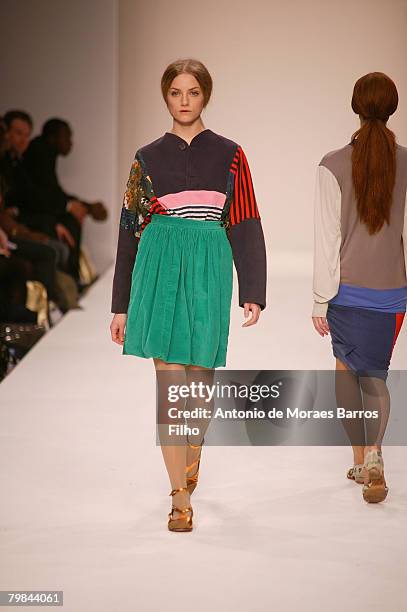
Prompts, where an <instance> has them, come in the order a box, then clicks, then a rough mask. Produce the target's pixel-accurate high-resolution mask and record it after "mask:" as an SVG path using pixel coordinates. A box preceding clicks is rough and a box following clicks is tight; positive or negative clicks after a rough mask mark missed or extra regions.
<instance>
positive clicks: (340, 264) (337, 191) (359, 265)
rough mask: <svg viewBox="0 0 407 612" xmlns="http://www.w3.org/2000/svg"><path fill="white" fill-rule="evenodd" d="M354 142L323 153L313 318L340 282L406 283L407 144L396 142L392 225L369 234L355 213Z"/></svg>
mask: <svg viewBox="0 0 407 612" xmlns="http://www.w3.org/2000/svg"><path fill="white" fill-rule="evenodd" d="M351 155H352V145H351V144H348V145H346V146H345V147H343V148H341V149H337V150H335V151H332V152H330V153H328V154H327V155H325V156H324V157H323V158H322V160H321V162H320V163H319V166H318V168H317V176H316V185H315V200H314V270H313V296H314V304H313V310H312V316H313V317H324V316H326V312H327V309H328V302H329V300H330V299H332V298H333V297H335V295H336V294H337V293H338V290H339V285H340V283H346V284H347V285H353V286H358V287H370V288H373V289H392V288H398V287H403V286H405V285H406V284H407V279H406V268H407V205H406V204H407V202H406V199H407V148H406V147H402V146H401V145H398V144H397V145H396V160H397V170H396V182H395V187H394V191H393V204H392V209H391V218H390V224H389V225H387V224H385V225H384V226H383V227H382V229H381V230H380V231H379V232H378V233H377V234H374V235H373V236H372V235H370V234H369V233H368V231H367V227H366V225H365V224H363V223H361V222H360V221H359V219H358V217H357V209H356V199H355V195H354V189H353V183H352V162H351Z"/></svg>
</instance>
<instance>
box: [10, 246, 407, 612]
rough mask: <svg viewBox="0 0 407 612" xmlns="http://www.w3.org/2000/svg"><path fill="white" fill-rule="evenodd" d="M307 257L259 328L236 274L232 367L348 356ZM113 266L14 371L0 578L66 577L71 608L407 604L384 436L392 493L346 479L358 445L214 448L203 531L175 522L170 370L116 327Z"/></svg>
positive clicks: (406, 540) (201, 490) (398, 509)
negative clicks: (159, 413) (324, 314)
mask: <svg viewBox="0 0 407 612" xmlns="http://www.w3.org/2000/svg"><path fill="white" fill-rule="evenodd" d="M283 262H284V263H285V264H286V268H285V270H286V271H287V270H290V269H291V270H294V269H297V270H298V266H296V262H295V261H291V265H289V264H290V262H289V261H288V259H287V260H286V259H285V258H284V254H282V255H281V261H280V262H279V261H278V259H274V268H273V269H275V270H278V269H281V264H282V263H283ZM304 269H305V272H304V273H303V274H301V273H300V272H298V271H297V272H296V273H295V274H294V273H292V274H291V276H290V275H288V274H287V273H285V277H283V276H281V277H278V276H277V275H276V276H274V275H273V274H271V279H270V285H269V296H270V297H269V299H270V302H269V306H268V308H267V309H266V310H265V311H264V313H263V314H262V317H261V321H260V322H259V324H258V325H257V326H256V327H253V328H249V329H242V328H241V327H240V325H241V323H242V322H243V317H242V311H241V309H239V307H238V306H236V279H235V295H234V306H233V310H232V320H231V328H230V343H229V353H228V359H229V363H228V367H229V368H235V369H257V368H258V369H296V368H298V369H301V368H302V369H314V368H315V369H328V368H332V367H333V358H332V355H331V348H330V340H329V339H328V338H324V339H321V338H319V336H317V334H316V333H315V332H314V331H313V328H312V325H311V319H310V309H311V294H310V291H311V290H310V277H309V274H307V271H308V270H309V266H308V264H304ZM112 272H113V270H112V269H110V270H109V272H108V273H106V274H105V275H104V276H103V277H102V278H101V279H100V280H99V281H98V283H97V284H96V285H95V286H94V287H92V289H91V290H90V292H89V293H88V294H87V296H86V297H85V298H84V299H83V300H82V305H83V306H84V310H83V311H72V312H70V313H69V314H68V315H66V316H65V317H64V318H63V319H62V320H61V321H60V323H59V324H58V325H57V326H56V327H55V328H54V329H53V330H51V332H49V333H48V334H47V335H46V336H45V337H44V338H43V339H42V340H41V341H40V342H39V343H38V344H37V345H36V346H35V347H34V349H33V350H32V351H31V352H30V353H29V354H28V355H27V356H26V358H24V360H23V361H22V362H21V363H20V364H19V365H18V367H17V368H16V369H15V370H14V371H13V372H12V373H11V374H10V375H9V376H8V377H7V379H6V380H5V381H4V382H3V383H2V384H1V385H0V419H1V423H0V432H1V434H0V435H1V445H0V453H1V457H0V470H1V505H0V542H1V548H0V551H1V553H0V554H1V567H0V590H30V589H32V590H42V589H44V590H63V591H64V606H63V608H61V609H62V610H65V611H66V612H129V611H141V612H147V611H154V612H155V611H158V610H163V611H167V612H168V611H173V610H174V611H175V610H177V611H179V610H187V609H191V610H194V612H201V611H204V610H205V611H207V610H213V611H217V610H222V612H229V611H233V612H240V611H244V610H250V611H251V612H255V611H256V612H257V611H267V612H268V611H270V610H274V611H276V612H286V611H290V612H291V611H292V612H297V611H298V610H300V611H301V612H308V611H310V612H314V611H315V610H317V609H319V610H329V612H339V611H341V612H344V611H346V612H365V611H366V612H367V611H369V612H376V611H379V610H388V611H389V612H404V611H405V610H406V606H407V604H406V595H405V590H404V586H405V580H406V576H407V553H406V548H407V547H406V545H407V520H406V519H407V470H406V466H407V450H406V448H405V447H403V448H401V447H388V448H385V449H384V458H385V463H386V476H387V480H388V484H389V487H390V492H389V496H388V498H387V500H386V501H385V502H384V503H383V504H377V505H374V504H372V505H368V504H366V503H365V502H364V501H363V499H362V493H361V487H360V486H359V485H356V484H355V483H353V482H351V481H348V480H346V478H345V473H346V470H347V469H348V467H349V466H350V465H351V458H352V457H351V450H350V449H349V448H345V447H333V448H326V447H271V448H269V447H249V446H246V447H207V448H204V451H203V455H202V462H201V473H200V482H199V485H198V488H197V489H196V491H195V493H194V495H193V496H192V502H193V507H194V519H195V522H194V531H193V532H192V533H181V534H176V533H170V532H169V531H168V530H167V526H166V522H167V513H168V511H169V508H170V503H171V498H170V497H169V496H168V493H169V491H170V485H169V482H168V478H167V475H166V472H165V468H164V463H163V461H162V456H161V450H160V448H159V447H157V446H156V444H155V423H154V417H155V407H154V401H155V377H154V368H153V364H152V362H151V361H149V360H143V359H139V358H137V357H133V356H130V355H129V356H121V348H120V347H119V346H118V345H115V344H113V343H112V342H111V340H110V334H109V325H110V321H111V315H110V292H111V282H112ZM406 329H407V328H403V329H402V332H401V336H400V338H399V341H398V344H397V346H396V351H395V355H394V358H393V361H392V368H393V369H402V368H405V367H406V364H407V331H406ZM243 348H244V350H243ZM406 409H407V408H406ZM2 609H3V608H2ZM6 609H7V610H8V609H10V610H11V609H13V610H14V609H15V608H14V607H13V608H11V607H10V608H9V607H7V608H6V607H5V608H4V610H6ZM19 609H21V608H19ZM35 609H37V608H35ZM52 609H54V608H52Z"/></svg>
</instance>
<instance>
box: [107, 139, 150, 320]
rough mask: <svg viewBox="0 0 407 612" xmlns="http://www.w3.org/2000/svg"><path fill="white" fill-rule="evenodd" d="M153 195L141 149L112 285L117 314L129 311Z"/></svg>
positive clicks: (129, 185)
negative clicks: (139, 253)
mask: <svg viewBox="0 0 407 612" xmlns="http://www.w3.org/2000/svg"><path fill="white" fill-rule="evenodd" d="M152 198H153V191H152V184H151V180H150V177H148V176H147V175H146V172H145V168H144V163H143V159H142V157H141V155H140V153H139V151H137V153H136V155H135V157H134V160H133V163H132V165H131V168H130V173H129V178H128V180H127V184H126V190H125V192H124V197H123V204H122V210H121V214H120V223H119V237H118V242H117V254H116V264H115V271H114V277H113V287H112V307H111V312H113V313H126V312H127V308H128V304H129V299H130V289H131V276H132V272H133V267H134V263H135V259H136V255H137V248H138V241H139V238H140V234H141V228H142V226H143V224H145V222H146V221H147V219H148V217H149V212H150V206H151V200H152Z"/></svg>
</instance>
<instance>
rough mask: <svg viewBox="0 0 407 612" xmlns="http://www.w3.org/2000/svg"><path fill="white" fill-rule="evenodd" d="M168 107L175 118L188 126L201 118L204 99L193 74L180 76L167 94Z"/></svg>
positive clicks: (173, 82)
mask: <svg viewBox="0 0 407 612" xmlns="http://www.w3.org/2000/svg"><path fill="white" fill-rule="evenodd" d="M167 106H168V110H169V111H170V113H171V115H172V116H173V118H174V119H175V120H176V121H178V122H179V123H182V124H184V125H188V124H191V123H193V122H194V121H196V119H198V118H199V116H200V114H201V112H202V109H203V106H204V97H203V93H202V89H201V86H200V85H199V83H198V81H197V80H196V78H195V77H194V76H193V75H192V74H179V75H178V76H177V77H175V79H174V80H173V81H172V83H171V87H170V88H169V90H168V93H167Z"/></svg>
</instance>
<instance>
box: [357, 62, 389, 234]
mask: <svg viewBox="0 0 407 612" xmlns="http://www.w3.org/2000/svg"><path fill="white" fill-rule="evenodd" d="M397 104H398V93H397V88H396V85H395V84H394V82H393V81H392V80H391V79H390V77H388V76H387V75H386V74H383V72H370V73H369V74H366V75H365V76H362V77H361V78H360V79H358V80H357V81H356V83H355V86H354V89H353V96H352V109H353V110H354V112H355V113H356V114H358V115H359V116H360V118H361V119H362V120H363V122H362V126H361V127H360V129H359V130H357V131H356V132H355V133H354V134H353V135H352V141H351V142H352V145H353V147H352V179H353V185H354V188H355V196H356V201H357V211H358V215H359V219H360V221H361V222H363V223H366V225H367V227H368V231H369V234H375V233H377V232H379V231H380V229H381V228H382V226H383V224H384V222H385V221H386V222H387V223H389V222H390V209H391V205H392V196H393V188H394V182H395V178H396V138H395V135H394V133H393V132H392V131H391V130H389V128H388V127H387V126H386V122H387V120H388V118H389V116H390V115H392V114H393V113H394V111H395V110H396V108H397Z"/></svg>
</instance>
